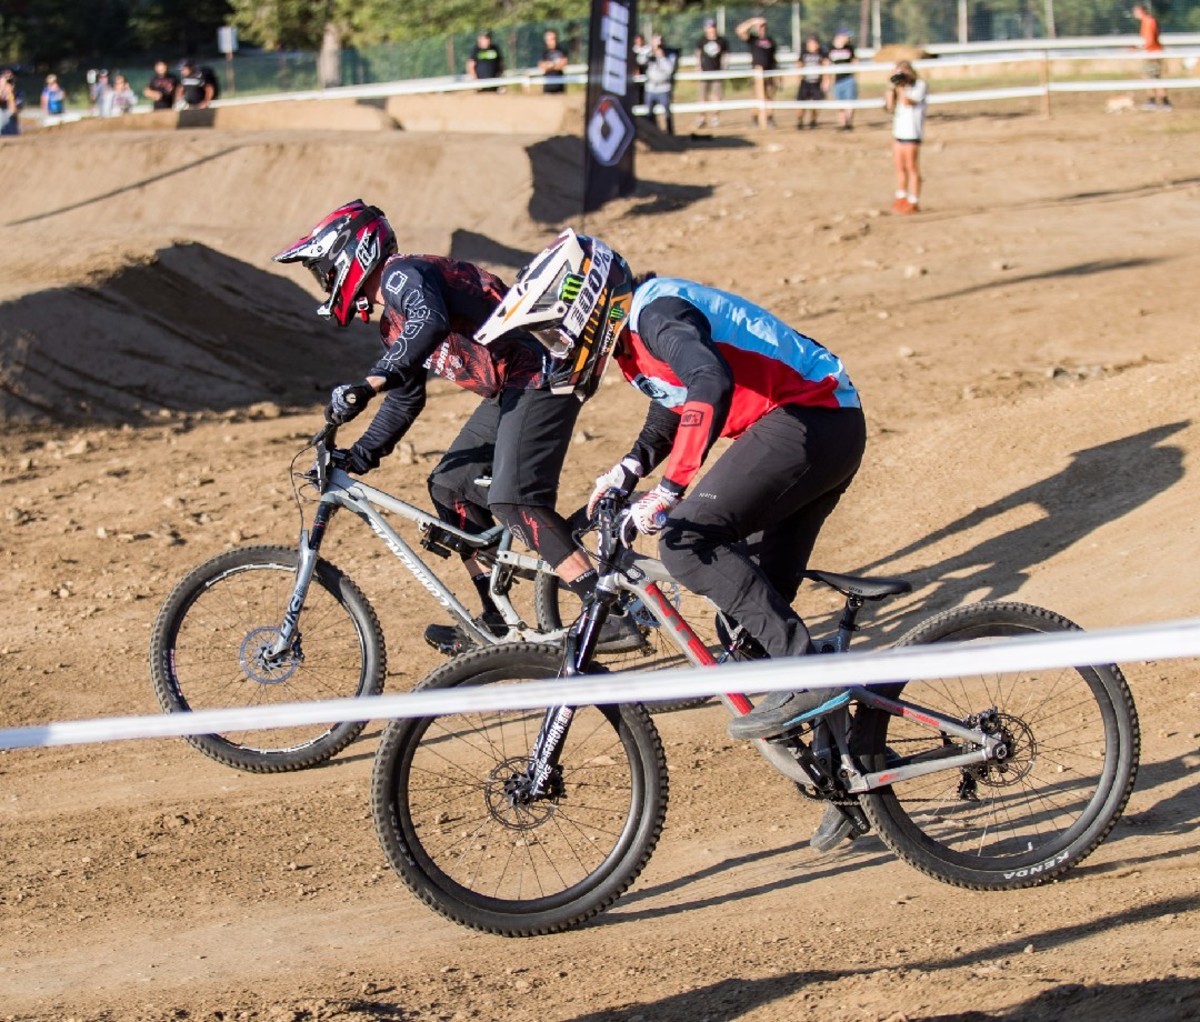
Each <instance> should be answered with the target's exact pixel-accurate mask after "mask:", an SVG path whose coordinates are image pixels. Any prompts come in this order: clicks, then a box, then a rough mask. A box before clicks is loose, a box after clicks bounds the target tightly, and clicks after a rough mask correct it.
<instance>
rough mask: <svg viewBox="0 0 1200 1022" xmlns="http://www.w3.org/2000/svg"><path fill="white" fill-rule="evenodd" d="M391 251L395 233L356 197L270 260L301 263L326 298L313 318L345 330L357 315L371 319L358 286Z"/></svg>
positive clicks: (377, 211) (367, 306) (365, 301)
mask: <svg viewBox="0 0 1200 1022" xmlns="http://www.w3.org/2000/svg"><path fill="white" fill-rule="evenodd" d="M395 251H396V233H395V231H393V230H392V225H391V224H389V223H388V220H387V217H385V216H384V215H383V212H382V211H381V210H380V209H378V208H377V207H375V206H368V205H367V204H366V203H365V202H363V201H362V199H355V200H354V201H353V202H348V203H346V205H344V206H341V207H339V208H338V209H335V210H334V211H333V212H332V213H330V214H329V215H328V216H327V217H325V219H323V220H322V221H321V222H320V223H319V224H317V226H316V227H314V228H313V229H312V230H311V231H310V232H309V233H308V234H306V235H305V236H304V237H303V238H300V239H299V240H298V241H296V242H294V243H293V244H291V245H289V246H288V247H287V248H285V249H284V250H283V251H282V252H280V253H279V254H278V255H276V256H275V262H277V263H297V262H298V263H303V264H304V266H305V267H306V268H307V269H308V270H309V271H311V272H312V275H313V276H314V277H315V278H316V279H317V283H318V284H319V285H320V286H321V290H322V291H324V292H325V293H326V294H327V295H329V300H328V301H326V302H325V303H324V304H323V305H321V306H320V307H319V308H318V309H317V315H318V316H326V317H331V318H332V319H334V320H335V321H336V322H337V324H338V325H339V326H346V324H348V323H349V322H350V320H351V318H352V317H354V316H355V315H356V314H357V315H360V316H362V318H363V319H364V320H367V319H370V317H371V302H370V299H368V298H367V296H366V295H364V294H362V293H361V292H362V287H363V284H364V283H365V282H366V279H367V278H368V277H369V276H370V275H371V273H372V272H373V271H374V270H375V268H376V267H378V266H381V265H383V262H384V260H385V259H387V258H388V257H389V256H390V255H392V254H394V253H395Z"/></svg>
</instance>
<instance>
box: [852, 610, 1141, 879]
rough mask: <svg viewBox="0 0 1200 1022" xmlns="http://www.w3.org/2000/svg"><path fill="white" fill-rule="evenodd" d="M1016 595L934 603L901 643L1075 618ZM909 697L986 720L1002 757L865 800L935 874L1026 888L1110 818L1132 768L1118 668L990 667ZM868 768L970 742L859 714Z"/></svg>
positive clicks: (1065, 624)
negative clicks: (1011, 599)
mask: <svg viewBox="0 0 1200 1022" xmlns="http://www.w3.org/2000/svg"><path fill="white" fill-rule="evenodd" d="M1075 628H1076V626H1075V625H1073V624H1071V622H1069V621H1067V620H1066V619H1065V618H1062V617H1060V616H1058V615H1056V614H1052V613H1051V612H1049V611H1045V610H1042V609H1041V608H1035V607H1029V606H1027V605H1024V604H1015V603H1000V604H976V605H972V606H968V607H963V608H958V609H956V610H953V611H950V612H947V613H946V614H943V615H939V616H938V617H937V618H934V619H932V620H931V621H930V622H927V623H926V624H925V625H922V626H920V627H919V628H918V629H916V630H915V631H914V632H913V633H910V635H909V636H906V637H905V639H904V640H902V644H914V643H924V642H942V641H975V640H980V641H986V640H988V639H998V638H1004V637H1009V636H1016V635H1022V634H1032V633H1036V632H1051V631H1062V630H1075ZM906 698H907V699H908V700H909V701H911V702H915V703H918V704H919V705H920V706H921V707H923V708H926V709H930V710H934V711H936V712H938V713H940V714H942V715H944V716H947V717H950V718H952V719H954V720H956V721H960V722H964V723H968V724H970V725H971V726H976V724H977V722H985V726H986V727H988V728H990V729H992V731H993V733H994V734H997V735H1000V736H1001V737H1002V738H1003V740H1004V742H1005V744H1006V749H1007V751H1008V755H1007V758H1006V759H1004V760H1003V761H1000V762H991V763H988V764H981V765H979V766H977V767H967V768H960V769H954V770H944V771H939V772H937V773H932V774H927V775H925V776H922V777H917V778H913V779H910V780H907V781H904V782H897V783H894V784H893V785H892V786H891V787H890V788H886V789H882V790H880V791H879V792H875V793H872V794H870V795H868V796H866V797H865V798H863V800H862V803H863V807H864V809H865V810H866V811H867V813H868V815H869V816H870V818H871V821H872V823H873V824H874V825H875V827H876V829H877V830H878V831H879V834H880V836H881V837H882V838H883V839H884V841H885V842H887V844H888V845H889V846H890V847H892V849H893V850H894V851H895V852H896V853H897V854H898V855H900V856H901V858H903V859H905V860H906V861H908V862H910V863H911V864H912V865H914V866H916V867H917V868H918V869H921V870H922V871H923V872H926V873H929V874H930V875H933V876H935V877H937V878H938V879H940V880H944V881H947V882H949V883H952V884H956V885H959V886H966V887H974V888H981V889H982V888H1015V887H1025V886H1031V885H1032V884H1036V883H1040V882H1042V881H1044V880H1047V879H1049V878H1051V877H1053V876H1057V875H1059V874H1061V873H1063V872H1064V871H1066V870H1067V869H1069V868H1071V867H1072V866H1073V865H1075V864H1077V863H1078V862H1079V861H1080V860H1082V859H1083V858H1084V857H1085V856H1086V855H1088V854H1089V853H1090V852H1091V851H1092V850H1093V849H1094V848H1095V847H1096V846H1097V845H1098V844H1099V843H1100V842H1101V841H1102V840H1103V839H1104V837H1105V835H1106V834H1107V833H1108V832H1109V830H1111V828H1112V826H1113V825H1114V823H1115V822H1116V820H1117V818H1118V817H1119V815H1120V813H1121V811H1122V809H1123V808H1124V806H1125V803H1126V801H1127V800H1128V798H1129V794H1130V792H1131V791H1132V787H1133V780H1134V776H1135V774H1136V770H1137V756H1138V751H1139V733H1138V728H1137V718H1136V714H1135V712H1134V709H1133V702H1132V697H1131V696H1130V694H1129V690H1128V687H1127V685H1126V684H1125V680H1124V678H1123V677H1122V675H1121V672H1120V670H1119V669H1118V668H1116V667H1115V666H1103V667H1078V668H1076V667H1065V668H1052V669H1046V670H1039V671H1022V672H1012V673H993V672H988V673H985V674H980V675H976V676H964V677H955V678H949V679H938V680H934V681H928V682H922V683H920V684H919V685H911V686H909V687H908V690H907V692H906ZM859 726H860V727H862V728H863V730H864V731H867V732H873V733H872V737H871V739H870V747H871V749H872V750H873V753H872V757H871V758H872V761H873V764H872V765H873V766H874V768H875V769H877V770H882V769H885V768H886V769H892V768H895V767H897V766H899V765H902V764H905V763H920V762H922V761H928V760H936V759H937V758H939V757H941V756H945V755H950V754H954V753H956V752H961V751H969V750H968V749H967V748H966V747H964V746H961V745H958V744H956V742H955V741H954V740H952V739H950V738H948V737H946V736H944V735H942V734H939V733H936V732H933V731H930V730H929V729H928V728H925V727H922V726H921V725H919V724H916V723H914V722H913V721H910V720H908V719H905V718H900V717H894V716H891V715H889V714H885V713H879V712H869V713H867V714H866V720H864V721H863V722H862V723H860V725H859Z"/></svg>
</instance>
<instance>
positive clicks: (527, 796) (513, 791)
mask: <svg viewBox="0 0 1200 1022" xmlns="http://www.w3.org/2000/svg"><path fill="white" fill-rule="evenodd" d="M483 792H484V799H485V801H486V802H487V807H488V813H489V815H490V816H491V817H492V819H493V820H495V821H496V822H497V823H499V824H500V825H501V826H502V827H507V828H508V829H509V830H532V829H533V828H535V827H540V826H541V825H542V824H543V823H545V822H546V821H547V820H548V819H550V817H552V816H553V815H554V812H555V810H556V809H557V808H558V802H559V799H561V798H562V796H563V783H562V767H561V766H557V767H555V768H554V769H553V770H552V771H551V773H550V779H549V780H548V781H547V783H546V790H545V791H543V792H536V791H534V789H533V779H532V778H531V777H530V776H529V761H528V760H527V759H525V758H524V757H514V758H512V759H506V760H504V761H503V762H502V763H497V764H496V765H495V766H494V767H493V768H492V769H491V771H490V772H489V773H488V777H487V781H486V783H485V784H484V789H483Z"/></svg>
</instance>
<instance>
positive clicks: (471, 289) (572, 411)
mask: <svg viewBox="0 0 1200 1022" xmlns="http://www.w3.org/2000/svg"><path fill="white" fill-rule="evenodd" d="M274 259H275V261H276V262H280V263H292V262H299V263H301V264H302V265H303V266H304V267H306V268H307V269H308V270H310V271H311V272H312V274H313V276H314V277H315V278H316V280H317V282H318V284H319V285H320V286H321V288H322V290H323V291H324V292H325V293H326V295H327V296H328V297H327V300H326V301H325V302H324V303H322V305H321V306H320V307H319V308H318V309H317V314H318V315H319V316H322V317H324V318H327V319H331V320H333V321H334V322H335V323H336V324H337V325H338V326H340V327H345V326H347V325H349V323H350V322H351V320H353V319H356V318H360V319H362V320H363V322H370V321H371V318H372V316H373V314H374V313H375V311H376V310H377V309H378V310H379V313H380V318H379V330H380V340H381V341H382V343H383V349H384V350H383V353H382V354H381V355H380V356H379V358H378V359H377V360H376V361H375V363H374V364H373V365H372V366H371V367H370V368H369V369H368V370H367V372H366V375H365V376H364V377H363V378H362V379H361V380H359V381H357V382H355V383H344V384H340V385H339V386H337V387H335V388H334V389H333V392H332V394H331V396H330V400H329V404H328V406H327V407H326V409H325V418H326V419H327V420H328V421H329V422H330V423H333V424H337V425H342V424H344V423H347V422H350V421H351V420H352V419H354V418H355V417H356V416H357V415H359V414H360V413H361V412H362V411H363V410H364V409H365V408H366V406H367V405H368V404H369V403H370V402H371V401H372V400H373V399H374V398H375V397H376V395H377V394H380V393H383V394H384V398H383V401H382V403H381V404H380V406H379V408H378V410H377V412H376V413H375V416H374V418H373V419H372V421H371V424H370V425H369V426H368V428H367V430H366V431H365V432H364V433H363V435H362V437H361V438H360V439H359V440H358V441H356V442H355V443H354V444H353V445H351V446H350V447H348V448H345V449H342V450H338V451H335V452H334V456H333V457H334V462H335V464H337V465H339V466H340V467H342V468H344V469H345V470H346V471H349V472H354V473H356V474H363V473H366V472H369V471H371V470H372V469H375V468H377V467H378V466H379V464H380V461H381V460H382V459H383V458H384V457H386V456H387V455H388V454H390V453H391V451H392V450H393V449H394V448H395V446H396V444H397V443H398V442H399V440H400V439H401V438H402V437H403V436H404V435H405V434H406V433H407V432H408V430H409V428H410V427H411V426H412V424H413V422H414V421H416V419H417V417H418V416H419V415H420V413H421V411H422V409H423V408H424V406H425V398H426V381H427V376H428V374H433V375H436V376H441V377H443V378H445V379H447V380H449V381H450V382H452V383H454V384H456V385H458V386H460V387H462V388H464V389H465V390H468V391H471V392H472V393H474V394H477V395H479V396H480V397H481V398H483V399H484V400H483V402H482V403H481V404H480V405H479V407H478V408H477V409H476V410H475V412H474V413H473V414H472V415H471V417H470V418H469V419H468V421H467V423H466V425H465V426H464V427H463V429H462V431H461V432H460V433H459V435H458V437H457V438H456V439H455V441H454V442H453V443H452V444H451V446H450V448H449V449H448V450H447V451H446V453H445V455H444V456H443V458H442V459H441V461H440V462H439V464H438V465H437V467H436V468H435V469H434V470H433V472H432V473H431V474H430V476H429V495H430V497H431V498H432V500H433V503H434V506H435V507H436V509H437V511H438V514H439V516H440V517H441V518H442V519H443V521H446V522H448V523H450V524H453V525H456V526H458V527H459V528H460V529H463V530H464V531H480V532H482V531H484V530H486V529H487V528H489V527H491V526H492V525H493V524H494V519H496V518H498V519H499V520H500V521H501V522H503V523H504V525H505V526H507V527H508V528H509V529H510V530H511V531H512V532H513V534H514V535H515V536H516V537H517V538H518V539H520V540H521V541H522V542H523V543H525V544H526V545H528V546H530V547H531V548H533V549H535V550H536V551H537V552H538V554H539V555H540V556H541V557H542V558H543V559H544V560H546V561H547V562H548V563H550V564H551V565H553V566H554V568H555V571H556V572H557V573H558V575H559V577H560V578H561V579H562V580H563V582H564V583H565V585H566V586H567V588H569V589H571V590H572V591H573V592H575V593H577V594H578V595H580V596H581V597H586V596H587V595H588V594H590V592H591V590H593V589H594V588H595V582H596V571H595V569H594V568H593V567H592V566H591V565H590V563H589V562H588V560H587V558H586V556H585V555H584V554H583V553H582V551H580V550H579V549H578V548H577V547H576V546H575V544H574V542H573V540H572V536H571V529H570V527H569V526H568V525H567V522H566V520H565V519H564V518H563V517H562V516H561V515H559V514H558V513H557V511H556V510H555V502H556V499H557V495H558V479H559V475H560V474H561V471H562V466H563V461H564V459H565V457H566V451H567V446H568V444H569V443H570V440H571V436H572V433H573V428H574V424H575V420H576V418H577V417H578V415H579V408H580V406H581V404H582V401H583V400H584V399H586V397H587V396H589V395H590V394H591V393H592V391H593V390H594V387H595V384H596V383H598V382H599V377H600V373H602V372H603V364H604V362H606V361H607V356H605V358H604V359H603V360H601V359H600V358H599V354H600V353H599V351H598V350H597V351H596V352H595V353H593V354H594V357H592V355H589V357H587V358H583V359H575V360H573V361H572V362H571V364H570V365H566V364H564V363H562V362H561V361H560V360H557V359H555V358H554V357H553V356H552V355H551V354H550V353H549V352H548V351H547V350H546V349H545V348H544V347H543V346H542V345H540V344H539V343H538V342H537V340H536V339H535V338H533V337H532V336H530V335H528V334H526V333H520V332H508V333H506V335H505V336H504V337H503V338H499V339H497V340H496V341H495V343H490V344H487V345H484V344H480V343H477V342H476V341H475V340H474V339H473V337H472V334H473V332H474V331H475V329H476V328H478V327H479V326H481V325H482V324H483V323H484V322H485V321H487V320H488V317H489V316H490V315H491V314H492V313H493V312H494V311H495V310H497V308H498V307H500V303H501V301H502V299H503V298H504V296H505V294H506V292H507V291H508V288H507V287H506V286H505V284H504V282H503V281H502V280H501V279H500V278H499V277H497V276H495V275H494V274H492V273H489V272H488V271H487V270H484V269H482V268H481V267H478V266H476V265H474V264H472V263H467V262H462V261H458V260H454V259H450V258H446V257H444V256H435V255H413V254H401V253H399V252H398V246H397V240H396V234H395V231H394V230H393V228H392V226H391V224H390V223H389V222H388V219H387V217H386V216H385V215H384V213H383V212H382V211H381V210H380V209H379V208H377V207H375V206H370V205H367V204H366V203H365V202H363V201H362V200H361V199H355V200H353V201H352V202H348V203H346V204H344V205H342V206H339V207H338V208H337V209H335V210H333V211H332V212H331V213H329V214H328V215H327V216H325V217H323V218H322V219H321V221H320V222H319V223H318V224H317V225H316V226H315V227H314V228H313V229H312V230H311V231H309V232H308V233H307V234H305V235H304V236H303V237H301V238H299V239H298V240H297V241H295V242H293V243H292V244H291V245H289V246H288V247H287V248H285V249H283V251H281V252H279V253H278V254H276V255H275V257H274ZM488 475H490V477H491V483H490V486H488V487H487V489H486V490H485V489H484V488H483V487H482V486H481V485H480V484H479V482H478V480H479V479H480V478H481V477H484V476H488ZM493 516H494V517H493ZM464 564H465V565H466V567H467V570H468V572H469V573H470V575H471V579H472V582H473V584H474V586H475V588H476V590H477V592H478V593H479V597H480V601H481V603H482V605H483V614H482V623H483V624H485V625H486V626H488V627H489V628H490V629H491V630H492V631H493V632H494V633H496V632H497V631H498V630H500V629H503V628H504V622H503V618H502V617H501V616H500V614H499V611H498V610H497V609H496V607H495V604H494V603H493V602H492V599H491V596H490V594H489V590H488V584H489V578H490V575H489V572H488V570H487V568H486V566H485V565H484V564H482V563H480V561H479V560H478V559H476V558H475V557H474V556H468V555H464ZM464 638H465V637H463V636H462V635H461V633H457V632H456V630H455V629H454V628H452V627H450V626H440V625H431V626H430V627H429V628H428V629H427V630H426V640H427V641H428V642H430V644H431V645H435V646H437V647H438V648H441V649H442V650H443V651H444V652H458V651H459V649H460V648H461V642H462V641H463V639H464ZM641 641H642V638H641V634H640V632H638V631H637V629H636V627H634V626H633V624H632V622H631V621H630V620H629V619H628V618H622V617H618V618H614V619H613V627H612V628H610V629H609V630H608V631H607V632H606V633H604V634H603V635H602V647H601V648H603V649H604V650H605V651H608V652H612V651H616V650H620V649H629V648H634V647H636V646H639V645H640V644H641Z"/></svg>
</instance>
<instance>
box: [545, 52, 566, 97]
mask: <svg viewBox="0 0 1200 1022" xmlns="http://www.w3.org/2000/svg"><path fill="white" fill-rule="evenodd" d="M566 55H567V53H566V50H561V49H558V48H557V47H556V48H555V49H553V50H551V49H546V50H543V51H542V60H562V59H563V58H564V57H565V56H566ZM562 76H563V73H562V72H561V71H559V70H558V69H557V68H554V67H550V68H547V69H546V72H545V76H544V77H545V79H546V84H545V85H543V86H542V91H543V92H565V91H566V88H567V87H566V86H565V85H564V84H563V82H562Z"/></svg>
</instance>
